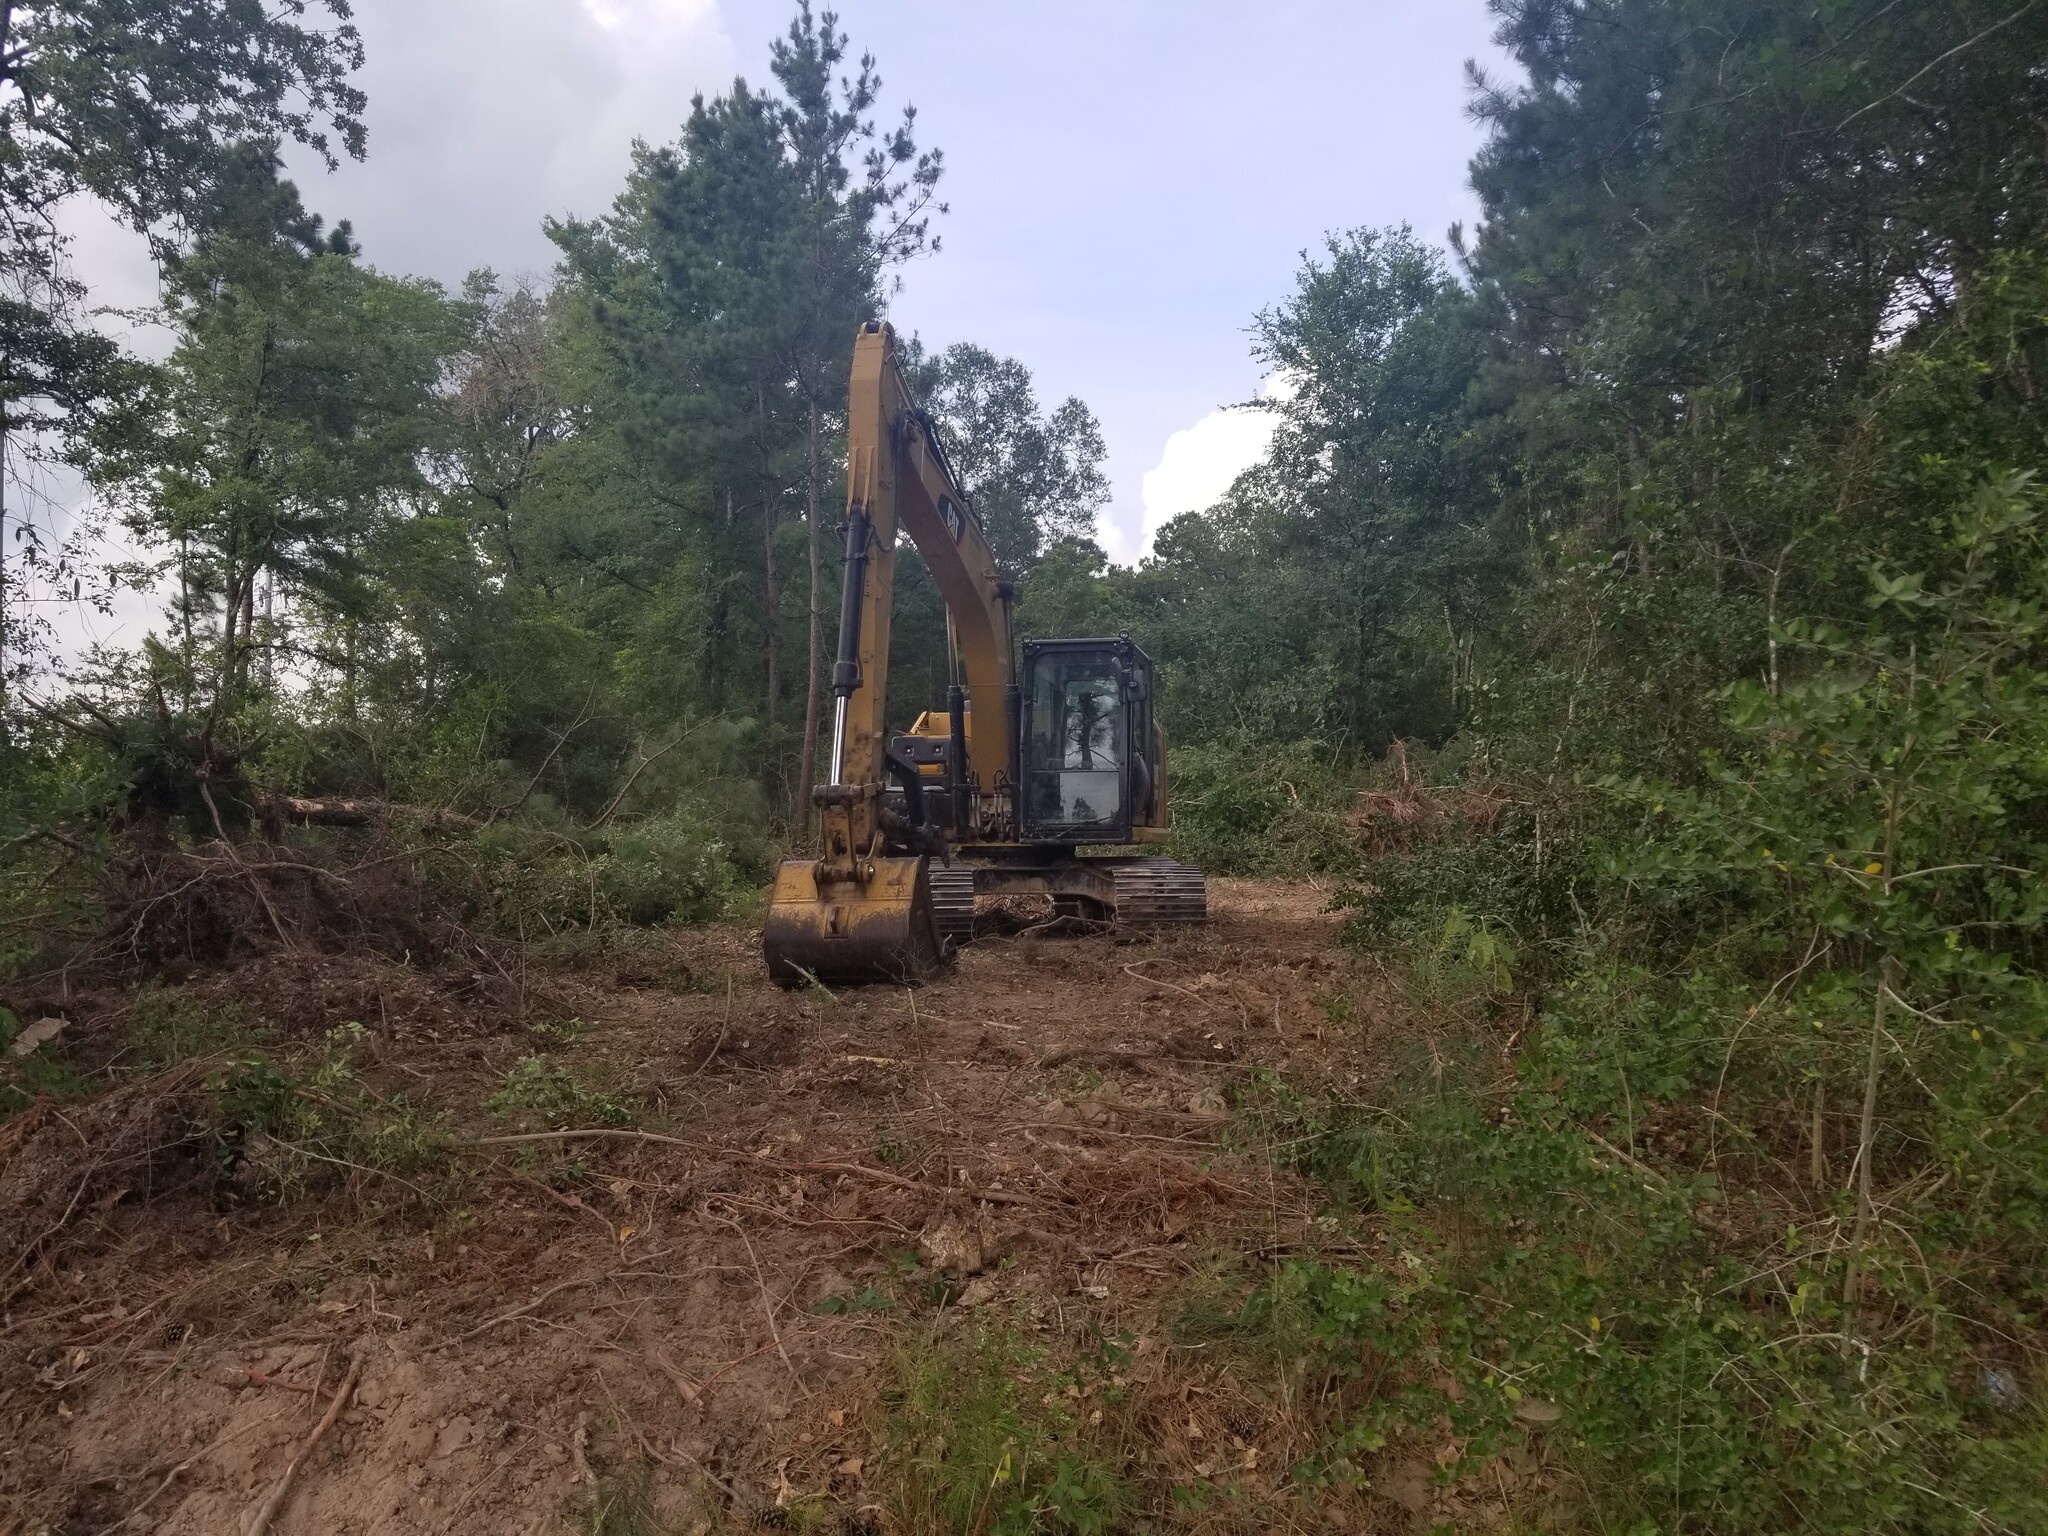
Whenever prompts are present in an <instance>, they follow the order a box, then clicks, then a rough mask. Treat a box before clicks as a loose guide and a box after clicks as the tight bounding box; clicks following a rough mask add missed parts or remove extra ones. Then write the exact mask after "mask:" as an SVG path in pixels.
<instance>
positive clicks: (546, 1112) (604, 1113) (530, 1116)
mask: <svg viewBox="0 0 2048 1536" xmlns="http://www.w3.org/2000/svg"><path fill="white" fill-rule="evenodd" d="M484 1107H485V1108H486V1109H488V1110H490V1112H491V1113H492V1114H494V1115H500V1116H504V1117H507V1118H510V1119H513V1120H514V1121H515V1122H516V1123H517V1124H518V1125H519V1126H520V1127H521V1129H524V1130H551V1131H560V1130H569V1129H572V1128H575V1127H578V1126H598V1125H602V1126H621V1125H630V1124H632V1123H633V1118H634V1116H633V1111H632V1110H631V1109H629V1108H628V1107H627V1106H626V1105H625V1104H623V1103H621V1102H620V1101H619V1100H617V1099H615V1098H612V1097H610V1096H609V1095H607V1094H604V1093H601V1092H599V1091H598V1090H597V1089H595V1088H592V1087H590V1086H589V1085H588V1084H586V1083H585V1082H584V1081H583V1080H582V1079H581V1078H579V1077H578V1076H577V1075H576V1074H575V1073H574V1072H572V1071H570V1070H569V1069H568V1068H567V1067H564V1066H557V1065H556V1064H555V1063H553V1062H551V1061H549V1060H547V1059H546V1058H545V1057H542V1056H522V1057H520V1058H519V1060H518V1062H516V1063H515V1064H514V1065H513V1067H512V1070H511V1071H509V1072H507V1073H506V1074H505V1081H504V1082H503V1083H502V1084H501V1085H500V1086H499V1088H498V1091H497V1092H496V1093H494V1094H492V1095H491V1096H490V1098H489V1100H487V1101H486V1103H485V1106H484Z"/></svg>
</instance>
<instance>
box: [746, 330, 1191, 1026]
mask: <svg viewBox="0 0 2048 1536" xmlns="http://www.w3.org/2000/svg"><path fill="white" fill-rule="evenodd" d="M847 439H848V441H847V518H846V525H845V530H844V531H845V539H846V545H845V551H846V554H845V566H844V582H843V587H842V600H841V607H840V615H839V645H838V655H837V660H836V661H835V663H834V665H833V669H832V693H833V717H832V745H831V752H830V756H829V760H828V768H827V776H826V782H825V783H824V784H821V785H819V786H817V788H816V790H815V792H814V795H813V800H814V803H815V805H816V807H817V810H818V814H819V822H820V827H819V836H820V851H819V853H818V855H817V856H816V857H813V858H791V859H786V860H784V861H783V863H782V865H781V867H780V869H779V870H778V871H777V873H776V879H775V889H774V893H773V895H772V897H771V899H770V902H769V909H768V918H767V923H766V927H765V931H764V934H763V948H764V950H765V953H766V958H767V962H768V969H769V973H770V974H771V975H772V976H773V977H774V978H775V979H776V980H777V981H780V982H782V983H784V984H785V985H789V986H799V985H803V984H805V983H806V982H819V983H845V982H860V981H899V982H909V981H919V980H923V979H925V978H927V977H930V976H932V975H933V974H935V973H936V972H938V971H940V970H942V969H943V968H944V967H945V966H946V965H948V964H949V963H950V962H951V959H952V957H953V954H954V952H955V951H956V950H957V949H958V948H959V947H960V946H961V945H963V944H966V943H967V942H969V941H970V940H971V939H972V938H973V935H974V907H975V900H976V898H977V897H979V896H998V895H1032V896H1043V897H1049V898H1050V899H1051V901H1052V905H1053V910H1054V912H1055V913H1056V914H1058V915H1060V916H1065V917H1072V918H1077V919H1084V920H1088V921H1093V922H1099V923H1110V924H1114V925H1116V926H1118V927H1153V926H1159V925H1168V924H1182V923H1195V922H1200V921H1202V920H1203V919H1205V918H1206V917H1207V915H1208V904H1207V897H1206V893H1205V887H1204V883H1203V879H1202V875H1201V872H1200V871H1199V870H1195V869H1192V868H1190V867H1188V866H1187V865H1184V864H1180V863H1177V862H1176V861H1174V860H1172V859H1168V858H1162V857H1157V856H1154V855H1150V854H1147V853H1144V852H1142V851H1138V852H1129V851H1126V850H1132V849H1136V850H1143V849H1144V848H1145V847H1146V846H1147V845H1155V846H1156V845H1157V844H1159V843H1161V842H1163V841H1164V840H1165V838H1166V835H1167V827H1168V824H1169V822H1168V812H1167V791H1166V738H1165V733H1164V732H1163V731H1162V730H1161V729H1160V727H1159V725H1158V722H1157V721H1156V720H1155V719H1154V716H1153V699H1154V676H1153V666H1152V662H1151V659H1150V658H1149V657H1147V656H1146V655H1145V653H1144V652H1143V651H1142V650H1140V649H1139V648H1138V646H1137V645H1136V644H1134V643H1133V642H1132V640H1131V637H1130V636H1129V635H1119V636H1117V637H1115V638H1114V639H1081V640H1041V641H1027V642H1025V643H1024V644H1023V646H1022V647H1021V651H1020V648H1019V647H1018V646H1017V644H1016V642H1015V640H1014V638H1013V636H1012V633H1011V630H1012V625H1011V606H1012V600H1013V596H1014V589H1013V588H1012V587H1011V585H1010V583H1009V582H1008V581H1006V580H1005V579H1003V577H1002V576H1001V574H1000V573H999V571H998V570H997V567H996V561H995V556H994V554H993V552H992V551H991V550H990V548H989V545H988V541H987V539H986V537H985V536H984V535H983V533H982V530H981V524H980V520H979V518H978V517H977V516H976V514H975V512H974V508H973V504H972V502H971V501H970V500H969V498H968V496H967V494H966V492H965V491H964V490H963V489H962V488H961V486H960V484H959V481H958V479H957V478H956V477H955V475H954V474H953V470H952V467H951V466H950V465H949V464H948V463H947V461H946V456H945V452H944V449H943V447H942V446H941V444H940V441H939V438H938V434H937V433H936V431H935V430H934V429H933V426H932V423H931V419H930V418H929V417H928V416H926V415H925V414H924V413H923V412H922V411H920V410H918V409H917V407H916V404H915V402H914V401H913V400H912V399H911V397H910V394H909V391H908V388H907V386H906V385H905V383H904V381H903V377H902V374H901V372H900V371H899V369H898V367H897V363H896V357H895V340H894V336H893V333H892V332H891V330H890V328H889V327H888V326H887V325H885V324H882V323H881V322H872V323H870V324H868V325H866V326H864V327H862V330H861V333H860V335H859V336H858V337H857V338H856V340H855V344H854V361H853V378H852V384H851V387H850V390H849V398H848V431H847ZM899 535H907V536H908V537H909V538H910V540H911V542H912V543H913V544H915V546H916V547H917V550H918V552H919V553H920V554H921V555H923V557H924V560H925V565H926V567H927V569H928V570H929V571H930V572H931V574H932V577H933V579H934V581H935V582H936V583H937V585H938V587H939V590H940V592H941V594H942V595H943V596H944V598H945V602H946V616H947V633H948V641H949V645H948V649H949V651H950V652H951V656H950V658H949V660H950V661H951V663H952V666H953V669H954V682H953V686H952V687H951V688H950V689H949V690H948V696H947V708H946V709H945V711H943V712H938V711H931V712H927V713H926V714H924V715H923V716H921V717H920V718H919V719H918V720H917V722H916V723H915V725H913V726H912V728H911V730H910V731H909V732H907V733H905V734H903V735H898V736H895V737H893V738H891V737H890V736H889V735H888V734H887V733H886V729H885V721H886V713H887V682H888V678H887V667H888V655H889V626H890V617H891V612H890V610H891V602H892V599H893V596H894V581H895V552H896V546H897V540H898V537H899Z"/></svg>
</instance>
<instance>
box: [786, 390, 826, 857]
mask: <svg viewBox="0 0 2048 1536" xmlns="http://www.w3.org/2000/svg"><path fill="white" fill-rule="evenodd" d="M806 451H807V455H808V456H807V457H806V459H805V461H804V517H805V520H806V522H807V523H808V525H809V526H808V532H809V535H810V561H811V668H810V682H809V684H808V686H807V687H806V688H805V690H804V742H803V750H802V753H801V755H800V756H799V758H798V764H797V775H796V794H795V796H794V799H795V802H796V803H795V805H794V806H793V807H792V808H791V815H790V823H791V826H792V828H793V829H794V831H795V834H796V835H795V840H794V841H795V845H796V846H797V847H800V848H801V847H807V846H808V845H809V843H810V840H811V784H812V782H813V779H814V777H815V776H816V774H817V770H818V709H819V705H820V703H821V702H822V695H823V692H824V687H823V680H824V666H825V653H824V646H825V595H824V593H823V592H822V591H821V590H820V588H819V558H818V402H817V401H816V400H815V399H814V400H812V401H811V422H810V441H809V443H808V445H807V450H806Z"/></svg>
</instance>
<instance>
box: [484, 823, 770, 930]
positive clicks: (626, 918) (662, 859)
mask: <svg viewBox="0 0 2048 1536" xmlns="http://www.w3.org/2000/svg"><path fill="white" fill-rule="evenodd" d="M474 846H475V849H476V853H477V856H478V858H479V860H480V862H481V866H482V868H483V870H484V872H485V875H486V877H487V879H488V881H489V884H490V890H491V896H490V899H491V903H492V907H493V911H494V915H495V919H496V922H497V924H498V926H499V927H500V928H501V929H503V930H506V931H508V932H517V931H520V930H521V928H522V926H523V928H524V931H525V932H526V933H527V934H528V935H529V936H531V937H540V936H541V935H542V934H547V933H556V932H561V931H564V930H568V929H584V930H595V929H599V928H604V927H608V926H611V925H615V924H629V925H643V926H644V925H651V924H656V923H667V922H677V923H697V922H708V921H710V920H711V919H713V918H717V917H721V916H724V915H725V914H726V913H727V912H729V911H731V910H733V909H734V908H736V907H737V906H739V905H741V904H743V903H744V902H745V901H746V900H748V899H749V898H750V897H751V896H752V894H753V891H754V889H755V886H756V884H757V883H758V881H759V879H760V878H761V877H762V876H763V874H764V873H765V867H764V866H765V860H764V859H763V858H762V857H761V855H760V851H759V850H758V849H749V850H746V851H739V850H736V849H735V848H734V847H733V846H732V845H731V844H730V843H728V842H727V841H726V840H725V839H724V837H723V836H722V835H721V833H720V832H719V831H718V829H717V828H716V827H715V826H714V825H713V824H712V823H711V822H710V821H709V819H708V818H705V817H703V816H701V815H699V814H696V813H694V812H691V811H688V810H684V811H677V812H673V813H671V814H669V815H666V816H662V817H659V818H651V819H649V820H646V821H639V822H633V823H630V824H628V825H626V826H623V827H619V828H616V829H614V830H612V831H610V832H608V833H605V834H603V835H601V836H597V837H583V838H570V837H567V836H564V835H561V834H556V833H551V832H547V831H545V830H543V829H541V828H538V827H536V826H532V825H528V824H518V823H502V824H500V825H497V826H493V827H490V828H487V829H486V830H485V831H483V832H482V833H480V834H478V836H477V838H476V840H475V845H474Z"/></svg>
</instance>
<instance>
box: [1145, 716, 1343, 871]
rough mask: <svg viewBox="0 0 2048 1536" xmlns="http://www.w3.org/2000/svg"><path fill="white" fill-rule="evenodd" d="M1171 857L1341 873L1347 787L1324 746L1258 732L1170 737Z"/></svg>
mask: <svg viewBox="0 0 2048 1536" xmlns="http://www.w3.org/2000/svg"><path fill="white" fill-rule="evenodd" d="M1168 764H1169V772H1170V775H1171V777H1170V778H1169V780H1168V783H1167V790H1168V804H1169V806H1170V808H1171V810H1172V815H1173V845H1172V846H1173V853H1174V856H1175V857H1176V858H1179V859H1183V860H1185V861H1186V862H1188V863H1190V864H1193V865H1196V866H1197V867H1199V868H1201V869H1204V870H1207V871H1208V872H1210V873H1211V874H1220V875H1311V874H1327V873H1348V872H1350V871H1352V870H1354V869H1356V868H1357V867H1358V865H1359V862H1360V860H1359V853H1358V845H1357V842H1356V839H1355V838H1354V837H1353V835H1352V831H1351V822H1350V811H1351V805H1352V801H1353V799H1354V797H1355V795H1356V786H1355V785H1354V784H1353V783H1351V781H1350V780H1349V779H1348V778H1347V777H1346V775H1345V773H1344V771H1343V770H1342V768H1341V767H1340V766H1339V765H1338V764H1337V763H1336V762H1335V760H1334V754H1333V753H1332V752H1331V750H1330V749H1329V748H1328V747H1325V746H1319V745H1317V744H1315V743H1313V742H1290V743H1286V744H1284V745H1279V746H1276V745H1274V744H1273V743H1272V742H1270V741H1261V740H1257V739H1242V740H1224V741H1221V742H1208V743H1203V744H1201V745H1198V746H1173V747H1171V748H1170V749H1169V752H1168Z"/></svg>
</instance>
